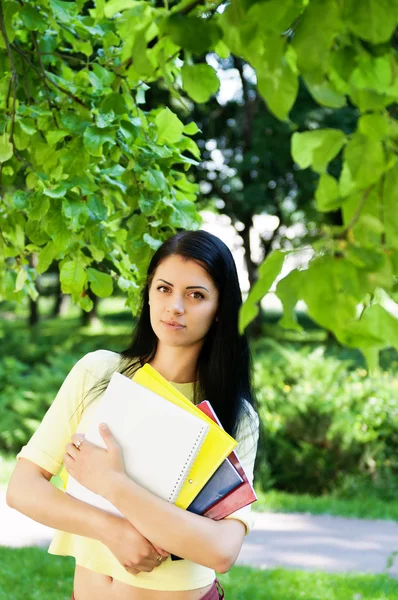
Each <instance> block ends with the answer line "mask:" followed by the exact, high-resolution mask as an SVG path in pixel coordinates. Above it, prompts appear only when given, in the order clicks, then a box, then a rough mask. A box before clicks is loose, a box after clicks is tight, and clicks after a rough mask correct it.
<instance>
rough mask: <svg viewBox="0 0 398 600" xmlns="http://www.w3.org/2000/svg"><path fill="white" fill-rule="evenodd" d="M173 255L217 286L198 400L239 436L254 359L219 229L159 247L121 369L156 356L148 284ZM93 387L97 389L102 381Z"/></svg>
mask: <svg viewBox="0 0 398 600" xmlns="http://www.w3.org/2000/svg"><path fill="white" fill-rule="evenodd" d="M172 255H178V256H181V257H183V258H185V259H186V260H194V261H196V262H197V263H198V264H200V266H201V267H203V268H204V269H205V270H206V271H207V273H208V274H209V276H210V277H211V279H212V280H213V282H214V284H215V286H216V287H217V290H218V294H219V300H218V310H217V317H218V319H217V320H214V321H213V323H212V325H211V327H210V329H209V331H208V333H207V335H206V338H205V341H204V344H203V346H202V349H201V351H200V354H199V357H198V363H197V369H196V370H197V376H198V384H195V387H194V402H195V404H197V403H198V402H200V401H201V400H204V399H206V400H209V401H210V403H211V404H212V406H213V408H214V410H215V412H216V413H217V416H218V418H219V419H220V421H221V423H222V425H223V427H224V428H225V430H226V431H227V432H228V433H229V434H231V435H233V436H235V435H236V433H237V428H238V423H239V422H240V419H241V417H242V416H243V415H244V413H246V414H247V415H248V416H249V417H250V416H251V414H252V411H250V407H248V406H247V404H246V403H245V401H246V402H247V403H248V404H249V405H251V406H253V405H254V397H253V392H252V385H251V373H252V359H251V354H250V349H249V344H248V340H247V338H246V335H245V334H243V335H240V334H239V332H238V316H239V308H240V306H241V304H242V295H241V291H240V287H239V281H238V274H237V271H236V265H235V262H234V259H233V257H232V254H231V252H230V250H229V249H228V247H227V246H226V245H225V244H224V242H222V241H221V240H220V239H219V238H218V237H216V236H215V235H212V234H211V233H208V232H207V231H202V230H197V231H181V232H179V233H176V234H175V235H173V236H172V237H170V238H168V239H167V240H166V241H165V242H163V244H162V245H161V246H160V247H159V248H158V250H157V251H156V252H155V254H154V255H153V257H152V260H151V261H150V264H149V267H148V271H147V278H146V282H145V285H144V288H143V290H142V297H141V301H142V302H141V310H140V311H139V317H138V320H137V323H136V326H135V329H134V332H133V337H132V341H131V343H130V345H129V346H128V348H126V349H125V350H123V351H122V352H120V353H119V354H120V358H121V360H120V364H119V367H118V369H117V370H118V371H119V372H120V373H123V374H125V375H128V376H130V377H131V376H132V375H133V374H134V372H135V371H136V370H137V369H138V368H139V367H140V366H142V365H143V364H145V363H147V362H150V361H151V360H152V359H153V358H154V357H155V354H156V349H157V343H158V339H157V337H156V335H155V333H154V331H153V329H152V326H151V322H150V312H149V311H150V309H149V305H148V301H149V289H150V287H151V283H152V280H153V277H154V274H155V271H156V269H157V267H158V266H159V265H160V263H161V262H162V261H163V260H165V259H166V258H168V257H169V256H172ZM108 375H109V374H108ZM105 379H106V380H105ZM105 379H104V380H102V381H101V382H99V386H100V387H102V388H103V389H104V388H105V387H106V385H107V384H108V383H109V376H107V377H106V378H105ZM94 388H95V389H98V385H96V386H94ZM94 388H92V390H93V389H94ZM92 390H90V392H91V391H92Z"/></svg>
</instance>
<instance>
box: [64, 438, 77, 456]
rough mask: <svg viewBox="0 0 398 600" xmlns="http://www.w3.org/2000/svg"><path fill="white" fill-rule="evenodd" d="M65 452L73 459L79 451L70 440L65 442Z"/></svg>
mask: <svg viewBox="0 0 398 600" xmlns="http://www.w3.org/2000/svg"><path fill="white" fill-rule="evenodd" d="M65 452H66V454H68V455H69V456H70V457H71V458H72V459H73V460H75V459H76V458H77V453H78V452H79V450H78V449H77V448H76V446H75V445H74V444H72V443H71V442H69V443H68V444H66V446H65Z"/></svg>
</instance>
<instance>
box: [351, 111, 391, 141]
mask: <svg viewBox="0 0 398 600" xmlns="http://www.w3.org/2000/svg"><path fill="white" fill-rule="evenodd" d="M388 129H389V127H388V120H387V119H386V117H385V116H384V115H380V114H373V115H362V116H361V118H360V119H359V121H358V131H359V132H360V133H362V134H363V135H365V136H367V137H368V138H370V139H371V140H374V141H380V140H383V139H384V138H385V137H387V134H388Z"/></svg>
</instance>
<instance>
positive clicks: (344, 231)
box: [337, 185, 374, 239]
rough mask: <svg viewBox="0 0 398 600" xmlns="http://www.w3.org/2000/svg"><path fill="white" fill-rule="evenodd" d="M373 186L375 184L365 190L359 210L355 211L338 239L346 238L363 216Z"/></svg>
mask: <svg viewBox="0 0 398 600" xmlns="http://www.w3.org/2000/svg"><path fill="white" fill-rule="evenodd" d="M373 188H374V185H371V186H370V187H368V188H367V189H366V190H365V191H364V193H363V196H362V199H361V201H360V203H359V204H358V206H357V210H356V211H355V214H354V216H353V217H352V219H351V221H350V222H349V223H348V225H347V227H345V229H344V230H343V231H342V232H341V233H340V234H339V235H338V236H337V239H346V237H347V234H348V232H349V231H350V230H351V229H352V228H353V227H354V225H355V223H356V222H357V221H358V219H359V217H360V216H361V212H362V209H363V207H364V206H365V204H366V200H367V199H368V198H369V194H370V192H371V191H372V190H373Z"/></svg>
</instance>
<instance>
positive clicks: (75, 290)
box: [59, 258, 86, 295]
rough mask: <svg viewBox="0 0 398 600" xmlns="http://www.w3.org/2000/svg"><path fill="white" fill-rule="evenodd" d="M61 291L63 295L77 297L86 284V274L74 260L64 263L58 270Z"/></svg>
mask: <svg viewBox="0 0 398 600" xmlns="http://www.w3.org/2000/svg"><path fill="white" fill-rule="evenodd" d="M59 278H60V281H61V289H62V291H63V293H64V294H71V293H72V294H74V295H77V294H79V293H80V292H81V291H82V290H83V286H84V284H85V283H86V272H85V270H84V268H83V267H82V265H81V264H80V263H79V261H78V260H77V259H76V258H75V259H74V260H69V261H66V262H64V264H63V265H62V267H61V270H60V276H59Z"/></svg>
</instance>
